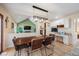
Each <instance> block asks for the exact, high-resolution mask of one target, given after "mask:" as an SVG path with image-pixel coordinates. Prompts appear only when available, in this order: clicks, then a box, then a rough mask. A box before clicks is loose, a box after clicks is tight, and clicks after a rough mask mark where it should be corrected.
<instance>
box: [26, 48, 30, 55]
mask: <svg viewBox="0 0 79 59" xmlns="http://www.w3.org/2000/svg"><path fill="white" fill-rule="evenodd" d="M29 55H30V53H29V48H27V56H29Z"/></svg>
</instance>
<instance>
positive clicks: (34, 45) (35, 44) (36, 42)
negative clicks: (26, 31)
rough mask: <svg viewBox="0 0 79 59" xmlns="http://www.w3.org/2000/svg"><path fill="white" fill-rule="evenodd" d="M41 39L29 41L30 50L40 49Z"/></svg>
mask: <svg viewBox="0 0 79 59" xmlns="http://www.w3.org/2000/svg"><path fill="white" fill-rule="evenodd" d="M42 41H43V40H42V39H39V38H37V39H34V40H32V41H31V48H32V50H35V49H38V48H41V47H42Z"/></svg>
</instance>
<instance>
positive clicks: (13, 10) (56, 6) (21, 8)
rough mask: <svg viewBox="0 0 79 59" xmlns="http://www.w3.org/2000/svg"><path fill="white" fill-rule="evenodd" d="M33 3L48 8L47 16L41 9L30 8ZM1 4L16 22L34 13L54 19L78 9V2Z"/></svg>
mask: <svg viewBox="0 0 79 59" xmlns="http://www.w3.org/2000/svg"><path fill="white" fill-rule="evenodd" d="M33 5H35V6H38V7H40V8H43V9H45V10H48V16H47V14H46V13H44V12H42V11H35V10H34V9H33V8H32V6H33ZM2 6H3V7H5V8H6V10H8V12H9V13H10V14H11V15H12V17H13V18H14V19H15V21H16V22H20V21H22V20H23V19H26V18H28V17H31V16H33V15H34V13H36V14H38V15H39V16H42V17H46V18H47V17H48V18H49V19H50V20H55V19H57V18H58V19H59V18H61V17H63V16H65V15H69V14H71V13H74V12H78V11H79V4H78V3H4V4H2Z"/></svg>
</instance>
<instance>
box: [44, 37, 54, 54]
mask: <svg viewBox="0 0 79 59" xmlns="http://www.w3.org/2000/svg"><path fill="white" fill-rule="evenodd" d="M43 45H44V47H45V53H46V55H48V54H47V52H48V51H46V49H50V50H51V51H52V52H53V51H54V47H53V46H52V37H51V36H48V37H46V38H45V41H44V42H43ZM48 45H50V46H52V48H49V47H48ZM49 55H50V54H49Z"/></svg>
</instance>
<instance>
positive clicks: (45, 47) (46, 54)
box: [45, 46, 47, 56]
mask: <svg viewBox="0 0 79 59" xmlns="http://www.w3.org/2000/svg"><path fill="white" fill-rule="evenodd" d="M45 54H46V56H47V52H46V46H45Z"/></svg>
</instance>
